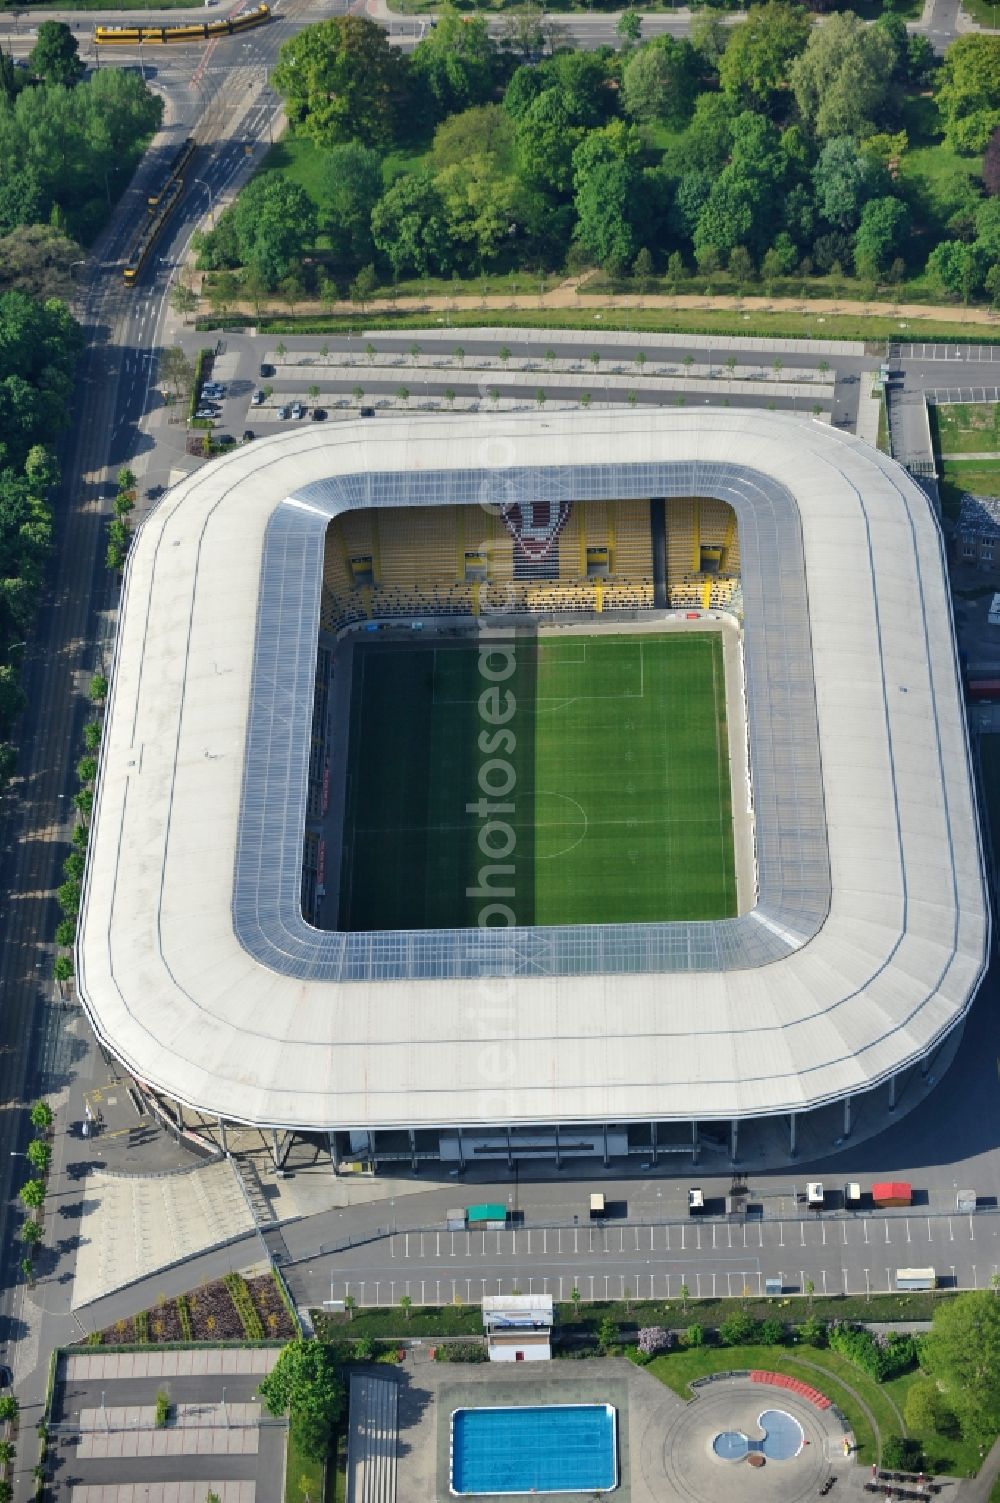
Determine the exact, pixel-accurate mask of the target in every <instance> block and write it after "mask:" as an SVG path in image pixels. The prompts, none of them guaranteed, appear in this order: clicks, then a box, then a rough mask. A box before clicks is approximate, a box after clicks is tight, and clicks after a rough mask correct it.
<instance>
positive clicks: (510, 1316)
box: [483, 1294, 553, 1362]
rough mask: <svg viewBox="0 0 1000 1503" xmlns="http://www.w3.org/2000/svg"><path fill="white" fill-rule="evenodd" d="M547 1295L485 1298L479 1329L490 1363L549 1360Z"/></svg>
mask: <svg viewBox="0 0 1000 1503" xmlns="http://www.w3.org/2000/svg"><path fill="white" fill-rule="evenodd" d="M552 1321H553V1308H552V1296H551V1295H550V1294H487V1295H485V1296H484V1298H483V1329H484V1330H485V1332H486V1344H487V1347H488V1350H489V1354H490V1361H491V1362H547V1361H548V1360H549V1358H550V1357H551V1356H552Z"/></svg>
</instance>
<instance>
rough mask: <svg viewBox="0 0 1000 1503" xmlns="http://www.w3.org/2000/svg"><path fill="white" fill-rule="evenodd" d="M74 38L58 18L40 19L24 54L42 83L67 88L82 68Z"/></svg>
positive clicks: (33, 73) (78, 49) (82, 70)
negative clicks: (34, 40) (36, 36)
mask: <svg viewBox="0 0 1000 1503" xmlns="http://www.w3.org/2000/svg"><path fill="white" fill-rule="evenodd" d="M79 54H80V48H79V46H78V44H77V40H76V37H75V36H74V35H73V32H72V30H71V28H70V27H69V26H66V25H64V23H63V22H62V21H42V22H41V23H40V24H39V27H38V39H37V41H36V42H35V45H34V47H33V48H32V49H31V53H30V55H29V57H28V67H29V69H30V71H31V74H32V76H33V77H34V78H38V79H41V81H42V83H47V84H62V85H63V86H64V87H65V88H67V89H71V88H72V87H73V85H74V84H76V83H79V81H80V79H81V78H82V77H83V75H84V72H85V71H86V69H85V66H84V63H83V60H82V58H81V57H80V55H79Z"/></svg>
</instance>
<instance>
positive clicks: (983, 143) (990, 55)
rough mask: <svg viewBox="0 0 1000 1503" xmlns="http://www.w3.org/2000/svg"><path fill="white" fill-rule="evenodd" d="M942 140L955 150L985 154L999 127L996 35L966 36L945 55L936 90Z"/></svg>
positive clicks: (999, 76) (999, 61) (999, 65)
mask: <svg viewBox="0 0 1000 1503" xmlns="http://www.w3.org/2000/svg"><path fill="white" fill-rule="evenodd" d="M937 104H938V110H939V111H940V115H941V119H942V122H943V124H944V133H945V140H946V141H947V143H948V145H949V146H953V147H954V148H955V149H956V150H957V151H964V152H970V153H976V154H978V153H979V152H982V151H985V150H986V147H987V145H988V143H989V141H990V138H991V137H992V135H993V134H994V132H995V131H996V129H997V127H998V126H1000V36H997V35H995V34H994V35H989V34H984V33H967V34H966V35H964V36H960V37H959V38H958V39H957V41H954V42H952V44H951V46H950V47H949V48H948V51H947V52H946V53H945V58H944V64H943V66H942V68H941V73H940V82H939V84H938V88H937Z"/></svg>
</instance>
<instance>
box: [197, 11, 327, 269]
mask: <svg viewBox="0 0 1000 1503" xmlns="http://www.w3.org/2000/svg"><path fill="white" fill-rule="evenodd" d="M304 34H305V33H300V35H304ZM316 233H317V223H316V214H315V210H314V209H313V205H312V201H311V199H310V198H309V196H308V194H307V193H306V192H305V190H304V189H303V188H300V187H299V185H298V184H297V183H293V182H291V181H290V180H289V179H288V178H287V177H285V176H284V175H283V174H282V173H279V172H263V173H261V174H260V175H259V176H258V177H255V178H252V179H251V181H250V182H249V183H248V184H247V186H246V187H245V188H244V189H243V191H242V193H241V194H240V196H239V198H237V200H236V202H235V203H234V204H233V205H232V206H231V207H230V208H228V209H226V210H225V211H224V212H223V214H222V217H221V218H220V220H219V224H218V226H217V228H216V229H215V230H213V231H212V233H211V234H209V235H206V236H205V237H204V240H203V244H202V250H201V252H200V254H199V264H200V265H203V266H207V267H208V269H209V270H212V269H214V268H215V267H216V266H217V265H221V264H229V265H241V266H244V267H246V268H247V270H248V271H250V272H253V273H255V274H256V276H257V277H259V279H260V282H261V285H262V286H264V287H267V288H269V289H273V288H275V287H277V285H278V284H279V282H280V281H281V280H282V278H283V277H286V276H287V275H288V274H289V272H290V271H292V270H293V268H294V267H295V266H296V264H297V263H298V262H300V261H301V259H302V256H303V253H304V251H305V248H306V246H308V245H311V244H312V243H313V241H314V240H315V238H316ZM233 291H235V289H233Z"/></svg>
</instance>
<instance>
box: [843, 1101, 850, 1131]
mask: <svg viewBox="0 0 1000 1503" xmlns="http://www.w3.org/2000/svg"><path fill="white" fill-rule="evenodd" d="M850 1136H851V1098H850V1096H845V1097H844V1137H845V1138H849V1137H850Z"/></svg>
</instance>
